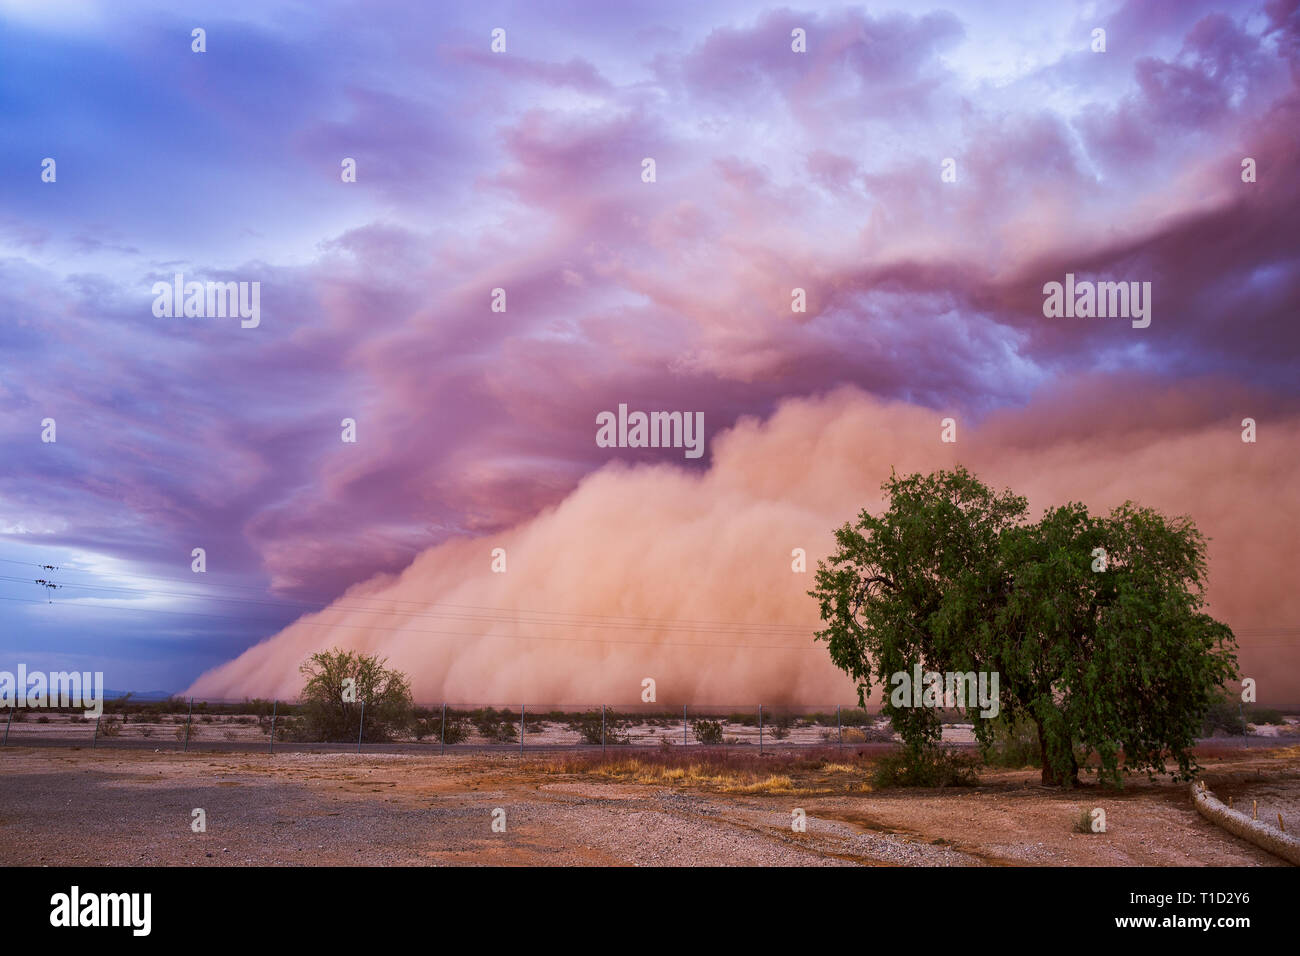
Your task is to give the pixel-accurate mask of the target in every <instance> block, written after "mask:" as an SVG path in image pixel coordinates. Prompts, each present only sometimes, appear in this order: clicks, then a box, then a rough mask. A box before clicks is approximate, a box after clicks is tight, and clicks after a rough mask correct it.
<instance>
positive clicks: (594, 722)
mask: <svg viewBox="0 0 1300 956" xmlns="http://www.w3.org/2000/svg"><path fill="white" fill-rule="evenodd" d="M565 723H566V724H568V727H569V729H570V730H572V731H575V732H577V733H579V734H581V735H582V740H583V742H584V743H588V744H594V745H597V746H598V745H599V744H600V743H601V713H600V711H598V710H589V711H586V712H585V713H582V714H578V715H577V716H576V717H570V718H568V719H567V720H566V721H565ZM628 723H630V718H627V717H623V716H622V715H620V714H616V713H614V712H613V711H612V710H606V711H605V715H604V742H605V743H606V744H608V745H611V746H617V745H621V744H626V743H628V742H629V738H628V734H627V733H626V731H625V730H624V728H625V727H626V726H627V724H628ZM645 723H647V724H657V723H658V720H657V719H656V718H650V719H648V720H646V721H645ZM651 733H654V731H651Z"/></svg>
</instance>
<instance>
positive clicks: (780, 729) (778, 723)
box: [765, 714, 794, 740]
mask: <svg viewBox="0 0 1300 956" xmlns="http://www.w3.org/2000/svg"><path fill="white" fill-rule="evenodd" d="M793 723H794V718H792V717H791V716H790V715H789V714H779V715H778V716H776V717H773V718H772V723H771V724H770V725H768V726H767V728H765V729H766V730H767V732H768V733H770V734H771V735H772V739H773V740H785V738H787V737H789V736H790V727H791V725H792V724H793Z"/></svg>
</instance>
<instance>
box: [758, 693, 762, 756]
mask: <svg viewBox="0 0 1300 956" xmlns="http://www.w3.org/2000/svg"><path fill="white" fill-rule="evenodd" d="M758 755H759V756H760V757H761V756H763V705H762V704H759V705H758Z"/></svg>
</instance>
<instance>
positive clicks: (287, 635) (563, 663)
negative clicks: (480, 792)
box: [187, 380, 1300, 707]
mask: <svg viewBox="0 0 1300 956" xmlns="http://www.w3.org/2000/svg"><path fill="white" fill-rule="evenodd" d="M1103 384H1104V385H1105V387H1104V388H1103V387H1102V385H1103ZM1252 413H1253V414H1254V415H1255V416H1256V417H1257V418H1258V419H1259V441H1258V443H1256V444H1247V443H1243V442H1242V441H1241V426H1240V422H1241V419H1242V418H1243V417H1245V416H1246V415H1251V414H1252ZM947 414H948V413H946V412H941V411H935V410H931V409H926V408H921V407H917V406H913V405H906V404H899V403H888V402H884V401H880V400H877V399H874V398H870V397H868V396H866V395H864V394H863V393H861V392H859V391H856V390H852V389H842V390H839V391H836V392H834V393H832V394H830V395H827V396H825V397H821V398H815V399H798V400H790V401H788V402H786V403H784V404H783V405H782V406H781V407H780V408H779V409H778V410H777V411H776V412H775V413H774V414H773V415H772V417H771V418H770V419H768V420H766V421H763V422H759V421H755V420H752V419H744V420H742V421H741V422H740V423H739V424H737V425H736V427H734V428H732V429H730V430H728V431H726V432H724V433H721V434H718V435H715V436H711V439H712V441H711V450H712V454H713V461H712V465H711V467H710V468H709V470H708V471H707V472H699V471H696V472H690V471H687V470H685V469H683V468H682V467H681V466H680V465H679V464H675V463H674V464H664V465H662V466H655V467H635V468H629V467H624V466H621V465H618V464H611V465H610V466H608V467H606V468H604V469H602V470H601V471H599V472H597V473H595V474H593V475H591V476H589V477H588V478H587V479H585V480H584V481H583V482H582V483H581V484H580V485H579V486H578V487H577V488H576V489H575V490H574V491H573V492H572V493H571V494H570V495H569V496H568V497H567V498H566V499H565V500H563V501H562V502H561V503H560V504H558V505H557V506H556V507H554V508H551V509H548V510H546V511H544V512H542V513H541V514H539V515H537V516H536V517H534V518H532V519H531V520H529V521H527V522H525V523H524V524H522V525H521V526H519V527H517V528H515V529H514V530H512V531H510V532H508V533H505V534H500V535H497V536H494V537H490V538H481V539H475V540H456V541H451V542H448V543H445V544H442V545H439V546H437V547H434V548H431V549H430V550H428V551H426V552H424V553H423V554H421V555H420V556H419V557H418V558H416V560H415V561H414V562H413V563H412V564H411V565H410V567H408V568H407V569H406V570H405V571H404V572H403V573H401V574H400V575H397V576H383V577H379V578H375V579H374V580H371V581H368V582H366V583H364V584H360V585H358V586H356V587H354V588H352V589H351V590H350V591H349V592H348V593H347V594H346V595H344V596H343V597H341V598H339V599H338V600H337V601H336V602H335V603H334V604H333V605H331V606H330V607H329V608H327V609H325V610H323V611H321V612H319V613H315V614H310V615H307V616H305V617H303V618H302V619H300V620H299V621H296V622H295V623H294V624H292V625H291V626H289V627H287V628H286V629H285V630H284V631H282V632H281V633H279V634H277V635H275V636H274V637H272V638H270V639H268V640H266V641H264V642H263V643H261V644H259V645H257V646H255V647H253V648H251V649H249V650H248V651H246V652H245V653H243V654H242V655H240V656H239V657H238V658H236V659H235V660H233V661H230V662H229V663H227V664H224V665H222V666H220V667H217V668H215V669H213V670H211V671H209V672H208V673H206V674H204V675H203V676H202V677H200V678H199V679H198V681H196V682H195V684H194V685H193V687H191V688H190V690H189V691H188V692H187V693H191V694H194V695H196V696H204V697H210V698H241V697H245V696H249V697H271V696H278V697H281V698H286V697H293V696H296V694H297V693H298V692H299V690H300V689H301V686H302V678H301V675H300V673H299V669H298V668H299V665H300V664H301V663H302V662H303V661H304V660H305V659H306V658H307V657H308V656H309V655H310V654H311V653H312V652H314V651H316V650H319V649H323V648H328V647H331V646H341V647H350V648H355V649H357V650H360V651H363V652H367V653H377V654H380V655H383V656H385V657H387V658H388V659H389V662H390V664H391V665H392V666H395V667H397V668H399V669H400V670H403V671H405V672H407V673H408V674H409V675H410V676H411V678H412V684H413V688H414V692H415V697H416V700H417V701H418V702H421V703H437V702H440V701H444V700H446V701H450V702H453V703H460V704H470V703H477V704H488V703H491V704H498V705H500V704H507V703H512V704H515V705H517V704H518V703H519V702H524V703H527V704H529V705H530V706H532V705H557V706H561V705H562V706H578V705H590V704H599V703H606V704H610V705H612V706H619V705H625V704H633V703H639V701H640V698H641V687H642V680H643V679H644V678H647V677H649V678H653V679H654V680H655V682H656V684H657V694H658V701H659V702H661V703H665V704H667V703H676V704H678V705H680V704H682V703H688V704H699V705H737V706H741V705H743V706H745V707H751V706H753V705H755V704H757V703H760V702H761V703H770V704H782V703H799V704H806V705H831V706H833V705H834V704H837V703H844V704H849V703H851V702H852V701H853V700H854V699H855V696H856V695H855V693H854V689H853V686H852V683H851V682H850V681H849V680H848V678H847V677H845V676H844V675H843V674H842V673H840V672H839V671H837V670H836V669H835V668H834V667H833V666H832V665H831V663H830V661H829V658H828V655H827V653H826V650H825V645H824V644H821V643H819V642H815V641H813V640H812V636H811V635H812V632H813V630H814V629H815V628H816V626H817V610H816V606H815V603H814V601H813V599H812V598H810V597H808V596H807V593H806V592H807V591H808V589H809V588H810V587H811V586H812V579H813V572H814V570H815V568H816V561H817V559H818V558H819V557H822V556H824V555H825V554H827V553H828V551H829V550H830V549H831V547H832V545H833V540H832V536H831V531H832V529H833V528H835V527H837V526H838V525H840V524H842V523H843V522H845V521H846V520H851V519H853V518H854V517H855V516H856V514H857V513H858V511H859V510H861V509H862V508H864V507H865V508H868V509H871V510H872V511H873V512H877V513H878V512H879V511H880V510H881V508H882V501H881V498H880V484H881V482H882V481H883V480H884V479H885V478H887V477H888V475H889V473H890V469H891V468H892V469H894V470H896V471H898V472H899V473H900V474H902V473H907V472H913V471H922V472H928V471H931V470H934V469H936V468H940V467H951V466H953V465H955V464H958V463H960V464H964V465H966V466H967V467H968V468H970V469H971V470H973V471H974V472H975V473H976V474H978V475H979V476H980V477H981V478H983V479H984V480H985V481H986V482H988V483H990V484H991V485H993V486H995V487H998V488H1001V487H1010V488H1012V489H1013V490H1015V491H1016V492H1018V493H1020V494H1023V495H1026V496H1027V497H1028V498H1029V503H1030V509H1031V516H1032V517H1034V518H1036V517H1037V516H1038V515H1039V514H1040V513H1041V512H1042V511H1043V509H1044V508H1046V507H1049V506H1054V505H1057V504H1062V503H1065V502H1066V501H1072V500H1073V501H1082V502H1084V503H1086V504H1087V505H1088V507H1089V508H1090V509H1091V510H1092V511H1093V512H1094V513H1097V512H1102V511H1105V510H1109V509H1110V508H1111V507H1113V506H1114V505H1116V504H1119V503H1120V502H1122V501H1124V500H1125V499H1132V500H1134V501H1136V502H1138V503H1140V504H1144V505H1150V506H1153V507H1156V508H1159V509H1160V510H1162V511H1164V512H1165V513H1166V514H1184V513H1186V514H1190V515H1191V516H1192V517H1193V519H1194V520H1195V521H1196V522H1197V524H1198V526H1199V527H1200V529H1201V530H1202V531H1203V532H1204V533H1205V534H1206V535H1207V536H1208V537H1209V538H1210V539H1211V540H1210V578H1209V580H1210V587H1209V591H1208V593H1209V597H1210V601H1211V611H1212V613H1214V614H1215V615H1216V616H1218V617H1219V618H1220V619H1222V620H1225V621H1226V622H1227V623H1228V624H1229V625H1230V626H1232V627H1233V628H1234V629H1236V630H1237V631H1238V638H1239V642H1240V644H1241V650H1240V651H1239V661H1240V663H1241V669H1242V673H1243V675H1246V676H1254V677H1255V678H1256V679H1257V681H1258V683H1259V693H1260V702H1261V704H1264V705H1266V706H1268V705H1272V706H1286V705H1291V704H1294V703H1295V702H1297V701H1300V674H1298V670H1300V669H1298V668H1297V663H1300V655H1297V653H1296V651H1295V644H1296V642H1300V628H1297V627H1296V624H1297V622H1300V588H1297V587H1296V586H1295V577H1296V566H1297V558H1298V557H1300V555H1298V554H1297V541H1300V527H1298V526H1297V525H1298V524H1300V520H1298V518H1297V503H1298V502H1300V495H1298V494H1297V492H1298V491H1300V487H1298V482H1297V478H1296V473H1295V470H1294V467H1293V456H1292V455H1289V454H1288V450H1289V449H1294V448H1296V447H1297V444H1296V442H1297V438H1300V419H1298V418H1297V417H1296V416H1294V415H1287V416H1282V415H1280V414H1272V415H1270V414H1265V413H1264V410H1263V409H1262V408H1261V407H1260V406H1259V403H1256V404H1255V408H1254V409H1252V407H1251V403H1250V401H1249V400H1247V399H1245V398H1243V397H1241V396H1234V397H1232V398H1228V397H1225V394H1224V389H1223V388H1222V387H1202V388H1196V389H1186V390H1184V391H1181V392H1169V391H1165V392H1154V391H1152V390H1151V389H1149V388H1142V389H1139V388H1137V387H1132V388H1117V385H1116V383H1115V382H1114V381H1109V380H1108V381H1106V382H1105V383H1097V382H1092V383H1087V382H1085V383H1079V384H1077V385H1076V386H1075V387H1074V389H1073V390H1071V391H1068V392H1058V393H1057V394H1056V395H1055V397H1053V398H1046V399H1043V400H1040V401H1038V402H1036V403H1034V404H1033V405H1031V406H1030V407H1028V408H1025V409H1020V410H1016V411H1013V412H1002V413H999V414H998V415H996V416H994V417H993V418H991V419H989V420H987V421H985V422H983V423H982V424H981V425H979V426H970V427H965V426H963V425H962V424H961V422H960V421H959V422H958V433H957V442H956V443H955V444H943V443H941V442H940V419H941V418H943V417H946V415H947ZM706 424H707V423H706ZM494 548H503V549H504V550H505V560H506V571H505V573H494V572H493V571H492V550H493V549H494ZM795 548H803V549H805V550H806V552H807V562H808V564H807V566H808V571H807V573H802V574H800V573H795V572H794V571H793V570H792V556H791V552H792V551H793V549H795ZM1288 635H1292V636H1288Z"/></svg>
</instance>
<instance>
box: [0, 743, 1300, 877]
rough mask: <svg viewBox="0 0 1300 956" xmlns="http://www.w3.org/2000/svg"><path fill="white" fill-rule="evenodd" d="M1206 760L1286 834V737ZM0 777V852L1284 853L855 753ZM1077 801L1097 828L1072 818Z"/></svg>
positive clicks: (300, 858)
mask: <svg viewBox="0 0 1300 956" xmlns="http://www.w3.org/2000/svg"><path fill="white" fill-rule="evenodd" d="M1203 763H1205V764H1206V765H1207V769H1208V771H1209V780H1210V785H1211V786H1212V787H1214V786H1216V785H1217V786H1222V787H1223V788H1224V789H1225V792H1227V791H1229V790H1230V791H1231V792H1232V793H1233V794H1234V795H1235V796H1236V798H1237V800H1238V801H1239V805H1240V801H1241V800H1243V799H1250V798H1251V794H1260V795H1265V796H1263V797H1262V798H1261V804H1260V805H1261V813H1262V814H1264V813H1267V814H1268V815H1269V816H1271V815H1272V812H1273V809H1272V808H1273V807H1274V805H1276V808H1277V810H1279V811H1281V812H1282V813H1283V814H1284V815H1286V816H1287V817H1288V829H1290V828H1291V827H1292V826H1294V827H1296V828H1297V829H1300V818H1297V816H1296V815H1297V813H1300V748H1296V747H1290V748H1286V749H1282V750H1279V751H1268V752H1251V753H1249V754H1244V755H1232V756H1231V757H1230V758H1224V759H1223V760H1222V761H1220V762H1217V763H1216V762H1215V761H1205V760H1203ZM0 777H2V782H0V862H3V863H5V864H8V865H34V866H40V865H54V864H90V865H94V864H124V865H139V866H156V865H200V866H204V865H212V866H232V865H300V864H326V865H329V864H362V865H376V866H392V865H429V864H446V865H485V864H486V865H492V864H509V865H569V864H592V865H634V866H635V865H689V866H701V865H703V866H710V865H755V866H803V865H808V866H825V865H837V866H838V865H905V866H972V865H973V866H981V865H1126V866H1160V865H1174V864H1177V865H1230V864H1231V865H1264V866H1272V865H1281V862H1280V861H1278V860H1276V859H1274V858H1272V857H1271V856H1269V855H1268V854H1267V853H1265V852H1263V851H1261V850H1258V849H1256V848H1255V847H1253V846H1250V845H1249V844H1246V843H1243V842H1242V841H1240V840H1237V839H1235V838H1234V837H1231V836H1229V835H1228V834H1226V833H1224V832H1222V831H1220V830H1218V829H1217V828H1216V827H1214V826H1213V825H1211V824H1209V823H1208V822H1206V821H1205V820H1203V819H1202V818H1201V817H1200V816H1198V815H1197V814H1196V813H1195V811H1194V810H1193V809H1192V807H1191V802H1190V799H1189V797H1188V795H1187V788H1186V787H1185V786H1183V785H1173V784H1170V783H1163V784H1150V783H1148V782H1147V781H1145V780H1137V781H1133V782H1131V783H1130V784H1128V785H1126V787H1125V789H1124V790H1123V791H1122V792H1116V791H1111V790H1101V789H1099V788H1097V787H1085V788H1084V789H1082V790H1076V791H1072V792H1068V793H1061V792H1054V791H1050V790H1045V789H1043V788H1040V787H1038V786H1037V785H1036V774H1035V773H1033V772H1030V771H1001V772H989V771H985V772H983V773H982V774H981V777H980V782H981V785H980V786H978V787H973V788H956V789H948V790H943V791H937V790H907V791H883V792H871V791H870V788H869V786H868V785H866V784H865V780H866V779H867V776H866V766H865V764H857V765H854V764H852V763H849V764H826V765H825V766H822V767H820V768H819V769H817V770H816V771H815V772H814V771H809V772H808V773H803V772H794V773H792V774H790V775H781V776H772V777H768V778H767V779H766V780H764V779H761V778H754V779H755V782H753V783H746V782H745V781H744V780H742V779H739V778H738V779H737V780H736V781H733V782H731V783H729V782H728V779H726V778H718V779H717V780H715V781H714V782H713V783H712V784H707V783H706V784H701V785H699V786H695V785H692V783H691V780H690V778H689V776H686V777H683V778H682V779H681V780H680V782H675V783H672V784H671V785H665V784H664V783H663V782H651V783H644V782H638V780H637V777H636V775H635V773H632V774H630V775H624V776H619V775H618V774H610V773H606V772H603V771H601V770H599V769H595V770H592V769H583V770H580V771H578V772H574V771H573V770H572V768H570V767H566V766H563V765H557V764H555V763H547V762H545V761H529V760H527V759H525V760H523V761H522V762H521V761H520V760H519V758H517V757H513V756H508V755H481V754H480V755H465V756H447V757H441V758H440V757H424V756H409V755H405V754H364V755H360V756H358V755H355V754H283V755H281V754H277V755H275V756H274V757H270V756H265V755H256V756H255V755H249V754H230V753H203V752H199V753H188V754H178V753H174V752H172V753H150V752H138V751H117V752H103V751H100V752H94V751H87V750H63V749H52V748H31V749H27V748H12V747H11V748H9V749H7V750H5V751H3V752H0ZM719 781H720V782H719ZM1093 807H1101V808H1103V809H1104V810H1105V811H1106V823H1107V828H1106V832H1105V833H1090V834H1083V833H1077V832H1075V830H1074V826H1075V823H1076V821H1077V820H1078V818H1079V814H1080V811H1083V810H1088V809H1091V808H1093ZM196 809H201V810H203V811H204V817H205V822H206V832H194V830H193V829H192V822H193V821H194V819H195V815H194V812H193V811H194V810H196ZM797 809H798V810H802V811H803V812H804V815H805V818H806V823H807V829H806V832H796V831H795V830H794V829H792V821H793V820H794V819H795V814H794V811H795V810H797ZM497 810H500V811H504V814H503V815H502V814H501V813H496V814H494V811H497ZM494 819H496V821H497V826H498V830H494V829H493V823H494ZM502 821H503V822H504V832H500V830H499V828H500V826H501V823H502Z"/></svg>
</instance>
